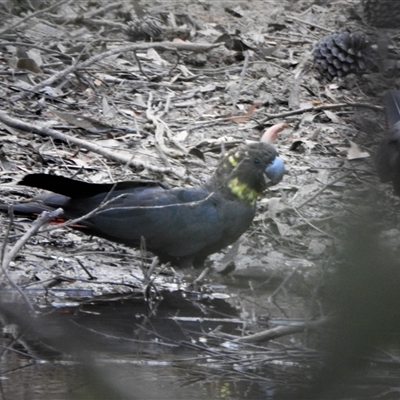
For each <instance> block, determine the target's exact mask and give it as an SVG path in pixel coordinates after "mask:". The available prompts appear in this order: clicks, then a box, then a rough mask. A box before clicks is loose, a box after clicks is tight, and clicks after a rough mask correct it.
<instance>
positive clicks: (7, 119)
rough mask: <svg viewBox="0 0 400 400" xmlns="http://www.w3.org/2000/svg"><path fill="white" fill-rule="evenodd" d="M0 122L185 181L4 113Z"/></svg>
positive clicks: (102, 148)
mask: <svg viewBox="0 0 400 400" xmlns="http://www.w3.org/2000/svg"><path fill="white" fill-rule="evenodd" d="M0 121H1V122H3V123H4V124H6V125H8V126H11V127H12V128H15V129H19V130H22V131H25V132H30V133H35V134H38V135H41V136H48V137H51V138H53V139H57V140H61V141H63V142H65V143H69V144H75V145H77V146H81V147H83V148H85V149H87V150H90V151H93V152H94V153H97V154H100V155H102V156H103V157H106V158H108V159H109V160H113V161H116V162H119V163H121V164H124V165H126V166H130V167H135V168H146V169H148V170H150V171H153V172H158V173H162V174H165V173H168V174H172V175H175V176H177V177H178V178H180V179H182V180H183V179H185V177H184V176H183V175H182V174H181V173H180V172H179V171H177V170H176V169H173V168H162V167H157V166H154V165H151V164H148V163H144V162H141V161H135V160H132V158H131V157H127V156H123V155H121V154H117V153H116V152H115V151H110V150H107V149H105V148H104V147H102V146H99V145H97V144H94V143H91V142H88V141H86V140H82V139H79V138H75V137H73V136H68V135H65V134H64V133H61V132H58V131H56V130H54V129H51V128H46V127H41V128H39V127H37V126H35V125H33V124H29V123H27V122H23V121H21V120H19V119H15V118H12V117H10V116H9V115H8V114H7V113H5V112H4V111H0Z"/></svg>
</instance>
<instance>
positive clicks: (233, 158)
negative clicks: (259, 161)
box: [228, 153, 238, 167]
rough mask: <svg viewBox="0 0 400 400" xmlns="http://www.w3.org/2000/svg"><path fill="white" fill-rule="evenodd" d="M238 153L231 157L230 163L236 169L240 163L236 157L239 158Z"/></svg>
mask: <svg viewBox="0 0 400 400" xmlns="http://www.w3.org/2000/svg"><path fill="white" fill-rule="evenodd" d="M237 155H238V153H236V154H235V155H233V156H229V158H228V161H229V163H230V164H231V165H232V167H236V166H237V165H238V161H237V159H236V158H235V157H237Z"/></svg>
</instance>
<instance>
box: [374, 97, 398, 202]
mask: <svg viewBox="0 0 400 400" xmlns="http://www.w3.org/2000/svg"><path fill="white" fill-rule="evenodd" d="M383 103H384V105H385V110H386V121H387V125H388V128H389V129H388V131H387V132H386V134H385V136H384V138H383V139H382V142H381V144H380V145H379V147H378V151H377V155H376V165H377V170H378V175H379V177H380V179H381V181H382V182H392V184H393V189H394V192H395V194H396V195H397V196H400V91H399V90H389V91H388V92H387V93H386V95H385V96H384V98H383Z"/></svg>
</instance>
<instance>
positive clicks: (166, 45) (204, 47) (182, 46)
mask: <svg viewBox="0 0 400 400" xmlns="http://www.w3.org/2000/svg"><path fill="white" fill-rule="evenodd" d="M220 45H221V43H213V44H209V43H186V42H157V43H135V44H130V45H127V46H122V47H117V48H115V49H111V50H108V51H105V52H104V53H100V54H96V55H95V56H93V57H90V58H89V59H88V60H86V61H83V62H81V63H78V64H75V65H71V66H69V67H68V68H65V69H64V70H62V71H60V72H58V73H56V74H54V75H53V76H51V77H50V78H48V79H45V80H44V81H42V82H40V83H38V84H37V85H35V86H33V87H32V88H30V92H38V91H40V90H42V89H43V88H44V87H46V86H49V85H52V84H53V83H54V82H56V81H58V80H60V79H62V78H64V77H65V76H67V75H68V74H71V73H72V72H75V71H78V70H80V69H84V68H87V67H89V66H90V65H92V64H95V63H96V62H98V61H102V60H104V59H105V58H107V57H111V56H113V55H115V54H118V53H127V52H129V51H135V50H148V49H151V48H153V49H159V50H181V51H194V52H203V51H208V50H211V49H214V48H216V47H219V46H220ZM26 96H27V93H26V92H23V93H20V94H19V95H17V96H14V97H12V99H11V101H12V102H16V101H19V100H22V99H23V98H25V97H26Z"/></svg>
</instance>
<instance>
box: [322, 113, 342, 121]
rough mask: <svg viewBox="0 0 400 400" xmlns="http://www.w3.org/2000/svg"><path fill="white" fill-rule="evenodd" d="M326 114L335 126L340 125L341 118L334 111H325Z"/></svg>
mask: <svg viewBox="0 0 400 400" xmlns="http://www.w3.org/2000/svg"><path fill="white" fill-rule="evenodd" d="M324 114H325V115H326V116H327V117H328V118H329V119H330V120H331V121H332V122H334V123H335V124H339V123H340V119H339V117H338V116H337V115H336V114H335V113H333V112H332V111H329V110H324Z"/></svg>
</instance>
